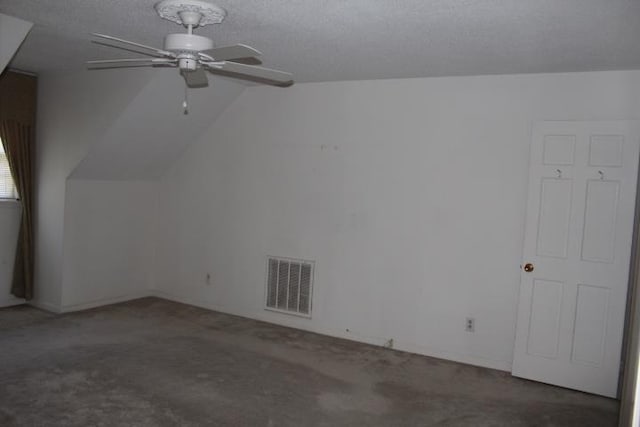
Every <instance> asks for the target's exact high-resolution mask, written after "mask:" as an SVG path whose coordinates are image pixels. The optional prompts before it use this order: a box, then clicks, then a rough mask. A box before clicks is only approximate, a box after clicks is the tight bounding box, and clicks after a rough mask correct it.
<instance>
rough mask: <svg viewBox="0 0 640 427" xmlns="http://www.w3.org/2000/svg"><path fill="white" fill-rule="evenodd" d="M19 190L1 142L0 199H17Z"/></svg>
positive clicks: (0, 141)
mask: <svg viewBox="0 0 640 427" xmlns="http://www.w3.org/2000/svg"><path fill="white" fill-rule="evenodd" d="M17 198H18V190H17V189H16V185H15V184H14V183H13V178H12V177H11V170H10V169H9V161H8V160H7V155H6V154H5V152H4V147H3V146H2V140H0V199H17Z"/></svg>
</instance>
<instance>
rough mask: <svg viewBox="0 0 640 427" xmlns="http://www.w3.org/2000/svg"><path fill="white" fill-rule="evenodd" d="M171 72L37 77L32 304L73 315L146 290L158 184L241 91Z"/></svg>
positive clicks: (227, 84)
mask: <svg viewBox="0 0 640 427" xmlns="http://www.w3.org/2000/svg"><path fill="white" fill-rule="evenodd" d="M210 82H211V85H210V87H209V88H207V89H198V91H190V92H193V93H190V95H189V98H190V114H188V115H184V114H183V111H182V109H181V105H182V100H183V96H184V82H183V80H182V78H181V77H180V75H179V73H178V72H177V70H174V69H169V70H159V69H153V70H142V69H139V68H137V69H132V70H116V69H111V70H94V71H86V70H85V71H80V72H76V73H72V74H60V75H56V74H53V75H51V74H45V75H43V76H41V77H40V80H39V86H40V87H39V94H38V99H39V104H38V128H37V135H36V139H37V154H36V155H37V179H36V180H37V184H36V185H37V197H36V200H37V203H36V240H37V241H36V277H35V280H36V289H35V301H34V304H36V305H39V306H41V307H43V308H46V309H49V310H54V311H69V310H77V309H82V308H85V307H89V306H94V305H100V304H104V303H108V302H113V301H117V300H122V299H128V298H134V297H136V296H140V295H142V294H144V293H148V289H149V288H150V286H151V283H150V282H149V277H150V275H151V273H152V270H153V269H152V265H151V259H152V256H153V253H152V249H153V246H154V243H153V232H152V228H150V227H151V225H152V224H154V218H155V216H156V215H157V205H156V195H157V187H156V186H155V185H153V182H154V181H156V180H157V178H158V176H159V175H161V174H162V173H163V172H164V171H165V170H166V169H167V168H168V167H169V165H170V164H171V163H172V162H173V161H174V160H175V158H176V157H177V156H178V155H179V154H180V153H181V152H182V151H183V150H184V149H185V148H186V147H187V146H188V145H189V144H190V143H191V142H192V141H193V140H194V139H196V138H197V137H198V136H199V135H200V134H202V132H203V131H204V130H206V129H207V128H208V127H209V126H210V123H212V122H213V121H215V118H216V117H217V116H218V115H219V114H220V113H221V111H222V110H223V109H224V108H225V107H226V106H227V105H228V104H229V103H230V102H231V101H232V100H233V99H235V98H236V97H237V96H238V95H239V94H240V93H241V92H242V91H243V90H244V87H245V86H244V85H242V84H239V83H237V82H235V81H230V80H228V79H224V78H221V77H220V78H212V79H211V80H210Z"/></svg>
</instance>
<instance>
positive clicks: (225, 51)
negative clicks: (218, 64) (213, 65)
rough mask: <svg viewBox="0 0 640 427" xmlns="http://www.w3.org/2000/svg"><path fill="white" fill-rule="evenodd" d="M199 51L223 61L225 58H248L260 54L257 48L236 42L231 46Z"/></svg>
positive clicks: (215, 59)
mask: <svg viewBox="0 0 640 427" xmlns="http://www.w3.org/2000/svg"><path fill="white" fill-rule="evenodd" d="M201 53H204V54H205V55H208V56H209V57H211V58H213V60H214V61H225V60H227V59H236V58H248V57H251V56H260V55H262V53H260V51H259V50H257V49H254V48H252V47H251V46H247V45H246V44H236V45H233V46H221V47H214V48H213V49H209V50H203V51H202V52H201Z"/></svg>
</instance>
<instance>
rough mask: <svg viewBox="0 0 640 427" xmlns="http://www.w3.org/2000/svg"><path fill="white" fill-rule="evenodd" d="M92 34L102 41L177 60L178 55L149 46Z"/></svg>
mask: <svg viewBox="0 0 640 427" xmlns="http://www.w3.org/2000/svg"><path fill="white" fill-rule="evenodd" d="M91 34H92V35H94V36H95V37H99V38H101V39H105V40H111V41H116V42H119V43H122V44H126V45H130V46H135V47H139V48H141V49H147V50H149V51H152V52H155V53H156V54H158V55H161V56H168V57H170V58H175V57H176V54H175V53H173V52H169V51H166V50H162V49H157V48H155V47H151V46H147V45H144V44H140V43H135V42H131V41H129V40H124V39H119V38H117V37H113V36H108V35H106V34H98V33H91ZM113 47H118V46H113Z"/></svg>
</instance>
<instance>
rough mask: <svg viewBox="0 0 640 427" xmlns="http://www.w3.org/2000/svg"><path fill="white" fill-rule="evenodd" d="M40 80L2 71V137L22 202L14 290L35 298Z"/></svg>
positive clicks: (0, 101)
mask: <svg viewBox="0 0 640 427" xmlns="http://www.w3.org/2000/svg"><path fill="white" fill-rule="evenodd" d="M37 91H38V80H37V78H36V77H35V76H33V75H29V74H25V73H20V72H13V71H8V70H5V71H4V72H3V73H2V74H0V138H2V145H3V146H4V151H5V153H6V155H7V160H8V161H9V168H10V169H11V175H12V176H13V180H14V182H15V184H16V189H17V190H18V195H19V196H20V202H21V204H22V219H21V222H20V232H19V235H18V243H17V247H16V257H15V261H14V269H13V280H12V283H11V293H12V294H13V295H15V296H17V297H19V298H24V299H27V300H29V299H32V298H33V282H34V280H33V271H34V264H35V262H34V261H35V260H34V229H33V218H34V206H33V204H34V198H35V188H34V186H35V183H34V179H35V177H34V174H35V171H34V164H35V126H36V107H37V99H36V98H37Z"/></svg>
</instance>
